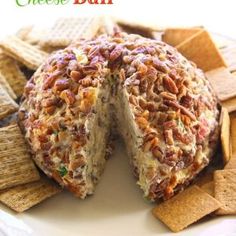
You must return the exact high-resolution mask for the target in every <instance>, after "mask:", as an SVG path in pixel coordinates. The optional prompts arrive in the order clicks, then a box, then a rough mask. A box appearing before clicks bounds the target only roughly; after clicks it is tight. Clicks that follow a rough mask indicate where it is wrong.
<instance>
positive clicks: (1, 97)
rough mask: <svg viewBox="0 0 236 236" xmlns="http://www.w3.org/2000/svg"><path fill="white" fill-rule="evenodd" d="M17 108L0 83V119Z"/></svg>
mask: <svg viewBox="0 0 236 236" xmlns="http://www.w3.org/2000/svg"><path fill="white" fill-rule="evenodd" d="M17 110H18V105H17V103H16V102H15V101H14V100H13V99H12V98H11V97H10V95H9V94H8V93H7V92H6V91H5V89H4V88H3V87H2V86H1V85H0V119H3V118H5V117H7V116H8V115H10V114H12V113H14V112H16V111H17Z"/></svg>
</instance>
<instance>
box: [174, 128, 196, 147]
mask: <svg viewBox="0 0 236 236" xmlns="http://www.w3.org/2000/svg"><path fill="white" fill-rule="evenodd" d="M173 135H174V137H175V138H176V139H177V140H179V141H181V142H183V143H185V144H189V143H191V142H192V141H193V138H192V136H191V135H190V134H182V133H181V132H180V131H179V130H178V129H177V128H175V129H173Z"/></svg>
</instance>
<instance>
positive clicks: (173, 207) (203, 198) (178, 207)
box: [153, 186, 220, 232]
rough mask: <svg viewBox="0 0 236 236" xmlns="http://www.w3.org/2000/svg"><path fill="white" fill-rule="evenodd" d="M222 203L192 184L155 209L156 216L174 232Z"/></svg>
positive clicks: (212, 210)
mask: <svg viewBox="0 0 236 236" xmlns="http://www.w3.org/2000/svg"><path fill="white" fill-rule="evenodd" d="M219 207H220V203H219V202H218V201H217V200H216V199H215V198H213V197H212V196H210V195H209V194H208V193H206V192H204V191H203V190H201V189H200V188H199V187H197V186H192V187H190V188H188V189H186V190H184V191H183V192H181V193H179V194H177V195H176V196H174V197H173V198H171V199H169V200H168V201H165V202H163V203H161V204H159V205H158V206H157V207H155V208H154V209H153V214H154V216H155V217H157V218H158V219H160V220H161V221H162V222H163V223H164V224H166V225H167V226H168V227H169V228H170V229H171V230H172V231H173V232H179V231H181V230H183V229H184V228H186V227H187V226H189V225H190V224H192V223H194V222H196V221H198V220H199V219H201V218H203V217H204V216H206V215H208V214H210V213H212V212H214V211H215V210H217V209H218V208H219Z"/></svg>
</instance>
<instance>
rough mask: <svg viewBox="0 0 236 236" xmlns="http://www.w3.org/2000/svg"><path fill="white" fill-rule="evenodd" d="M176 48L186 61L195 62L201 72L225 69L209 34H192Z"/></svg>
mask: <svg viewBox="0 0 236 236" xmlns="http://www.w3.org/2000/svg"><path fill="white" fill-rule="evenodd" d="M176 48H177V50H178V51H179V52H180V53H182V54H183V55H184V56H185V57H186V58H187V59H189V60H191V61H193V62H195V63H196V64H197V66H198V67H199V68H201V69H202V70H203V71H210V70H214V69H217V68H219V67H227V65H226V63H225V61H224V59H223V57H222V56H221V54H220V52H219V50H218V48H217V47H216V45H215V44H214V42H213V40H212V39H211V36H210V34H209V33H208V32H207V31H205V30H202V31H199V32H198V33H196V34H194V35H193V36H192V37H190V38H188V39H186V40H185V41H183V42H182V43H181V44H179V45H177V46H176Z"/></svg>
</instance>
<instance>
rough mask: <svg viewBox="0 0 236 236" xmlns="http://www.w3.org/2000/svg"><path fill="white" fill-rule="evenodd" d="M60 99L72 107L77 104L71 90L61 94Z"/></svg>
mask: <svg viewBox="0 0 236 236" xmlns="http://www.w3.org/2000/svg"><path fill="white" fill-rule="evenodd" d="M60 98H61V99H63V100H65V102H66V103H67V104H68V105H72V104H74V103H75V95H74V93H72V92H71V91H70V90H69V89H66V90H64V91H62V92H61V94H60Z"/></svg>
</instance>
